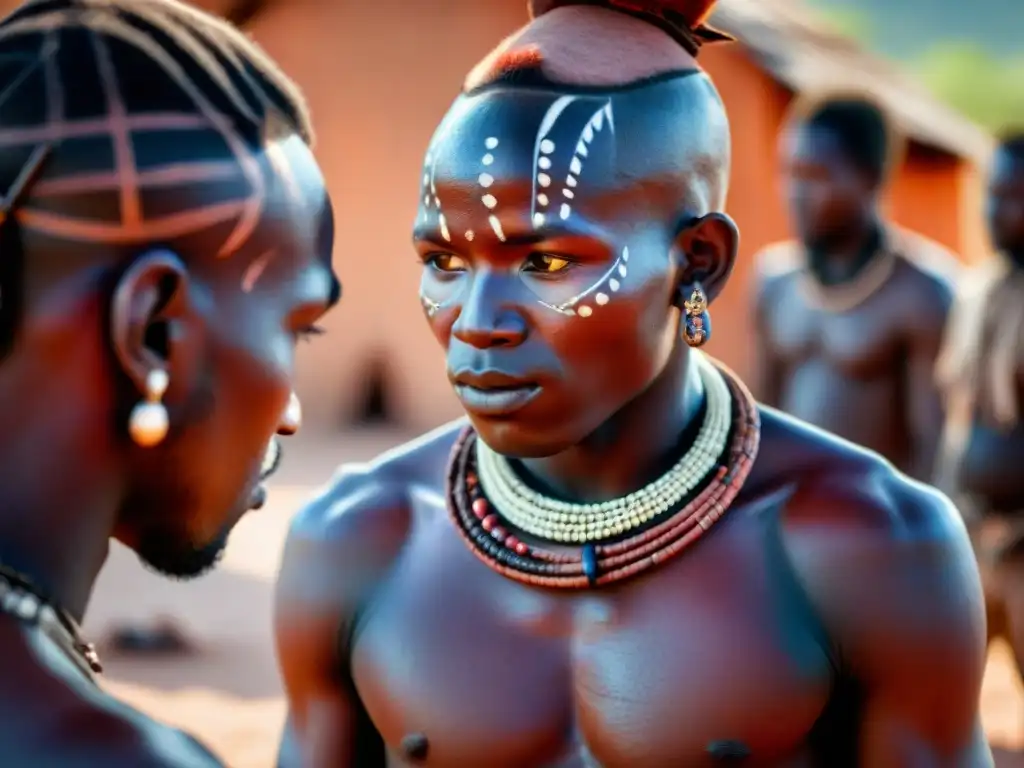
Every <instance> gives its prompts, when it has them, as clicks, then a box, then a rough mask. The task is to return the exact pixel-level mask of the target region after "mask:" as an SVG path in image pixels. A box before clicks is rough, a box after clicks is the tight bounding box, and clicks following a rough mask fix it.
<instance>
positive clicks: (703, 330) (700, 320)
mask: <svg viewBox="0 0 1024 768" xmlns="http://www.w3.org/2000/svg"><path fill="white" fill-rule="evenodd" d="M710 338H711V315H709V314H708V299H707V296H705V295H704V291H703V290H702V289H701V287H700V283H696V284H694V286H693V291H692V292H691V293H690V298H689V299H687V300H686V301H685V302H683V341H685V342H686V343H687V344H689V345H690V346H691V347H702V346H704V345H705V344H706V343H707V341H708V339H710Z"/></svg>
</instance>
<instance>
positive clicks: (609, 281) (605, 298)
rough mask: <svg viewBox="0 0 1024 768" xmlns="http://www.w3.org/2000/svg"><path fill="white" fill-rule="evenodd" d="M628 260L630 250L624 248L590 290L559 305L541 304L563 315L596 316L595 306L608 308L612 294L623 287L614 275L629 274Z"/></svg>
mask: <svg viewBox="0 0 1024 768" xmlns="http://www.w3.org/2000/svg"><path fill="white" fill-rule="evenodd" d="M628 260H629V248H628V247H623V249H622V251H621V252H620V253H619V257H618V258H617V259H616V260H615V263H614V264H612V265H611V267H609V268H608V270H607V271H606V272H605V273H604V274H603V275H601V277H600V278H598V280H596V281H595V282H594V283H593V284H591V285H590V286H589V287H588V288H586V289H585V290H583V291H581V292H580V293H577V294H576V295H575V296H573V297H572V298H570V299H568V300H566V301H563V302H561V303H559V304H549V303H547V302H543V301H542V302H541V304H543V305H544V306H545V307H547V308H548V309H552V310H554V311H555V312H558V313H560V314H563V315H576V316H577V317H590V316H591V315H593V314H594V308H595V306H596V307H603V306H606V305H607V304H608V303H609V302H611V298H612V297H611V294H612V293H615V292H616V291H618V290H619V289H620V288H621V287H622V284H621V282H620V281H619V280H618V279H616V278H615V277H614V275H619V276H621V277H625V276H626V275H627V274H628V273H629V269H628V268H627V267H626V262H627V261H628Z"/></svg>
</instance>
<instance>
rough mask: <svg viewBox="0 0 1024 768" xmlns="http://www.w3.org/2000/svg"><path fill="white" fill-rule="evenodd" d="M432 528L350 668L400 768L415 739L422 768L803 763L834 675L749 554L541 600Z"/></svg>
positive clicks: (374, 617) (780, 588)
mask: <svg viewBox="0 0 1024 768" xmlns="http://www.w3.org/2000/svg"><path fill="white" fill-rule="evenodd" d="M430 528H431V529H430V530H428V531H425V532H423V533H422V534H421V535H418V536H417V537H416V538H415V540H414V542H413V544H412V546H411V547H410V548H409V550H408V551H407V553H406V557H405V558H404V560H403V562H402V563H401V565H400V568H399V570H398V572H396V574H395V577H394V579H393V581H392V582H391V583H390V584H389V585H388V586H387V588H386V589H385V593H384V594H382V595H381V596H380V599H378V600H377V602H376V608H375V609H374V610H373V611H372V613H371V614H370V615H368V616H367V617H366V620H365V622H364V624H363V626H362V628H361V630H360V631H359V633H358V635H357V639H356V644H355V649H354V652H353V659H352V669H353V676H354V679H355V682H356V685H357V688H358V690H359V694H360V697H361V699H362V700H363V702H364V705H365V706H366V709H367V712H368V713H369V715H370V717H371V719H372V720H373V721H374V723H375V725H376V726H377V728H378V730H379V731H380V732H381V734H382V736H383V737H384V740H385V742H386V743H387V745H388V747H389V750H390V751H391V753H392V755H393V760H394V761H395V763H396V764H402V765H407V764H408V765H412V764H417V763H415V761H412V760H410V759H408V758H407V757H403V756H402V752H401V748H400V746H399V745H400V744H401V742H402V740H403V738H405V737H407V736H409V735H411V734H418V735H421V736H422V737H424V738H426V739H427V741H428V743H429V745H430V746H429V750H428V757H427V758H426V760H424V761H421V762H420V763H418V764H424V765H431V766H465V765H480V766H483V765H487V766H494V767H495V768H501V767H504V766H509V768H512V767H513V766H514V767H515V768H524V767H525V766H531V767H532V766H601V767H602V768H619V766H636V765H649V766H660V765H665V766H669V765H687V766H701V765H709V766H713V765H717V764H719V762H718V760H717V759H716V758H715V757H714V755H715V750H716V749H718V750H727V749H728V748H729V746H728V745H731V746H732V747H734V748H735V747H739V748H741V749H742V750H746V751H748V752H749V757H750V758H751V761H750V762H748V763H744V764H754V765H773V766H781V765H802V764H803V763H802V762H799V755H801V754H803V753H804V750H805V745H806V739H807V735H808V733H809V731H810V730H811V728H812V727H813V725H814V723H815V721H816V720H817V718H818V716H819V715H820V713H821V711H822V709H823V708H824V706H825V704H826V703H827V699H828V691H829V687H830V683H831V677H830V675H831V668H830V666H829V662H828V658H827V656H826V653H825V651H824V650H823V648H822V643H821V642H820V640H819V636H818V635H817V634H816V633H815V632H814V629H813V627H810V626H808V624H809V622H807V620H806V614H805V613H801V612H800V611H799V610H798V609H796V608H795V607H794V601H793V596H792V595H791V594H789V592H788V591H787V589H786V587H785V585H784V584H782V583H781V582H779V581H778V580H777V579H776V578H775V575H774V574H773V573H772V568H771V566H770V564H769V563H768V562H767V561H766V560H764V559H761V560H758V559H757V558H756V557H755V558H754V559H753V560H752V559H751V558H750V555H751V549H752V547H751V544H752V542H750V541H744V539H745V538H749V537H744V536H742V535H740V536H732V535H728V534H727V533H726V532H723V535H722V536H711V537H709V538H708V539H707V540H706V541H705V542H704V543H702V544H701V545H700V546H699V547H698V548H695V549H694V550H693V551H692V553H687V554H685V555H683V556H682V557H681V558H678V559H677V560H675V561H673V562H672V563H669V564H667V565H666V566H664V567H662V568H661V569H660V570H656V571H653V572H651V573H650V574H649V575H648V576H644V577H641V578H638V579H637V580H636V581H633V582H627V583H625V584H624V585H623V586H622V587H621V588H618V589H613V590H609V591H607V592H605V591H602V592H600V593H596V592H595V593H587V594H582V593H573V594H561V593H558V594H552V593H551V592H547V591H540V590H533V589H530V588H527V587H523V586H521V585H519V584H516V583H514V582H512V581H509V580H507V579H504V578H503V577H500V576H498V575H497V574H494V573H493V572H491V571H490V570H489V569H487V567H486V566H484V565H482V564H480V563H478V561H477V560H476V559H475V558H474V557H473V555H472V554H471V553H470V552H469V551H468V550H466V549H465V548H464V546H463V544H462V543H461V542H460V541H458V540H457V539H456V537H455V536H454V534H453V533H452V531H451V530H450V529H449V528H448V527H447V521H444V525H443V526H441V525H432V526H430ZM754 549H756V548H754ZM716 550H717V551H716ZM755 554H756V553H755ZM766 713H770V716H766ZM723 756H724V753H723ZM719 759H720V758H719Z"/></svg>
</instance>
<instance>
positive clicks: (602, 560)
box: [448, 355, 761, 589]
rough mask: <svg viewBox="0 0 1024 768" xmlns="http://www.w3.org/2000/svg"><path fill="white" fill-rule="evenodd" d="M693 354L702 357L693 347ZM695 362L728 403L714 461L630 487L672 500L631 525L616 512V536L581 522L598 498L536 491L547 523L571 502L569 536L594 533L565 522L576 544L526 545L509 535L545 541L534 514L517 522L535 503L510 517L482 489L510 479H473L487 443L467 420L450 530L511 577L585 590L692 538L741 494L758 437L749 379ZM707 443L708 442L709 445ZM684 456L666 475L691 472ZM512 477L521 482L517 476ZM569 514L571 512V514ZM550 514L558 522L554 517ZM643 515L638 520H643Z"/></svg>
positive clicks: (655, 560) (451, 475)
mask: <svg viewBox="0 0 1024 768" xmlns="http://www.w3.org/2000/svg"><path fill="white" fill-rule="evenodd" d="M695 357H696V358H698V359H699V358H700V356H699V355H695ZM701 364H702V365H707V367H708V368H709V369H711V370H710V372H708V373H705V371H704V370H702V371H701V374H702V378H704V377H705V376H707V377H708V378H706V379H705V381H708V380H710V378H712V377H715V378H717V379H718V380H719V381H720V382H721V383H722V384H723V386H724V387H725V388H726V389H727V390H728V397H727V398H726V399H725V402H726V405H727V406H731V407H727V409H726V411H727V413H728V414H729V420H728V428H727V429H726V433H727V440H726V442H727V446H725V450H724V451H722V452H720V453H718V454H717V455H715V456H714V461H713V462H710V463H709V466H708V470H707V472H706V473H705V475H704V476H703V477H702V478H700V479H699V480H697V481H691V480H690V479H687V480H685V481H684V480H682V479H676V480H674V481H671V482H670V481H666V480H665V478H661V479H659V480H656V481H655V482H654V483H652V484H651V485H649V486H647V488H645V489H643V490H642V491H639V492H637V493H640V494H643V498H645V499H647V500H648V502H650V500H651V499H652V498H656V497H657V498H660V499H668V498H674V499H675V502H674V503H672V504H671V505H670V506H666V505H665V504H664V501H659V502H658V503H655V504H654V506H653V510H654V514H652V515H650V516H648V517H647V519H646V520H644V522H642V523H640V524H639V525H634V524H633V521H632V519H626V520H625V522H623V520H622V519H621V518H619V521H618V523H615V524H613V525H612V529H611V532H612V535H613V536H614V537H615V538H611V537H607V536H604V535H603V534H604V532H605V529H606V528H607V525H602V524H597V525H590V526H589V527H587V526H586V525H584V526H583V527H582V528H580V527H579V526H580V517H579V509H578V508H579V507H580V506H582V507H583V508H584V509H583V512H584V513H587V509H588V508H591V507H593V508H595V509H591V510H590V513H591V514H593V513H594V512H595V511H596V507H597V506H601V505H568V503H567V502H559V501H557V500H554V499H544V498H543V497H540V498H542V499H543V502H542V504H543V506H544V507H545V508H546V510H547V513H546V514H548V515H549V516H548V518H546V519H547V521H548V523H550V520H551V518H550V514H551V513H552V512H553V511H554V510H563V509H567V508H571V509H576V510H577V511H575V512H568V511H566V512H562V511H559V512H557V514H559V515H561V514H565V515H566V517H567V520H566V521H565V522H566V523H569V524H570V525H575V526H576V527H575V528H572V529H571V530H572V531H576V532H577V535H584V531H586V532H587V533H586V534H585V535H587V536H589V535H591V534H592V533H594V532H595V531H596V533H597V535H598V538H594V539H589V538H588V539H578V540H576V541H573V540H572V538H571V535H572V533H571V532H570V529H568V528H561V529H560V530H561V532H562V534H563V535H564V534H566V533H569V535H570V539H569V540H568V541H569V542H571V543H570V547H571V548H572V549H575V547H572V545H573V544H576V545H579V550H578V551H571V550H570V551H567V550H566V549H565V548H564V545H563V547H559V548H554V549H553V548H549V547H546V546H544V545H540V544H527V543H526V542H524V541H522V540H521V539H520V538H519V537H518V536H516V534H515V532H514V531H516V530H518V531H521V532H523V533H526V534H531V535H533V536H535V537H536V538H538V539H542V540H547V541H552V539H551V538H549V537H547V536H545V535H543V534H541V535H538V534H537V533H534V530H537V529H538V528H540V527H541V524H540V523H536V522H533V523H531V524H530V528H529V529H527V528H526V527H520V525H522V524H523V523H524V522H526V521H525V519H524V518H525V515H526V514H527V513H528V510H529V509H530V507H532V506H533V504H532V503H531V504H530V505H529V506H527V505H526V504H523V503H517V504H516V508H515V510H514V511H513V512H512V516H514V517H515V518H516V522H513V520H512V518H511V517H509V516H508V514H507V510H506V508H505V507H503V506H501V504H500V503H499V502H498V500H497V499H494V498H492V497H490V496H489V494H488V492H487V488H490V489H492V490H493V488H494V486H495V485H502V484H503V483H506V482H510V481H509V480H508V478H507V477H505V479H504V481H498V480H497V479H496V478H495V477H494V476H493V475H490V474H488V477H487V481H486V483H482V482H481V473H480V464H479V457H481V456H487V454H488V451H487V448H486V447H483V449H482V450H481V447H480V443H481V441H480V440H479V439H478V437H477V435H476V432H475V431H474V430H473V429H472V427H467V428H466V430H465V431H464V432H463V433H462V434H461V435H460V436H459V438H458V440H457V441H456V443H455V446H454V448H453V450H452V457H451V460H450V463H449V465H448V509H449V513H450V514H451V516H452V520H453V521H454V523H455V527H456V530H457V531H458V532H459V534H460V535H461V537H462V538H463V540H464V541H465V543H466V544H467V545H468V546H469V548H470V550H471V551H472V552H473V553H474V554H475V555H476V556H477V557H478V558H480V559H481V560H482V561H483V562H484V563H486V564H487V565H488V566H489V567H490V568H492V569H493V570H495V571H497V572H499V573H501V574H502V575H504V576H507V577H508V578H511V579H514V580H516V581H520V582H523V583H525V584H530V585H533V586H543V587H559V588H565V589H583V588H587V587H594V586H600V585H603V584H610V583H613V582H617V581H621V580H623V579H626V578H629V577H631V576H634V575H636V574H638V573H641V572H643V571H646V570H648V569H649V568H653V567H654V566H656V565H658V564H659V563H663V562H665V561H667V560H669V559H671V558H673V557H675V556H676V555H678V554H679V553H680V552H682V551H683V550H684V549H686V548H687V547H689V546H690V545H692V544H693V543H694V542H695V541H697V539H699V538H700V537H701V536H702V535H703V534H704V533H705V532H706V531H707V530H709V529H710V528H711V526H712V525H713V524H714V523H715V522H716V521H717V520H719V519H720V518H721V517H722V515H724V514H725V512H726V510H727V509H728V508H729V505H730V504H731V503H732V502H733V500H734V499H735V498H736V496H737V494H739V492H740V489H741V488H742V487H743V484H744V482H745V481H746V479H747V476H748V475H749V474H750V470H751V467H752V466H753V463H754V459H755V457H756V456H757V450H758V446H759V443H760V436H761V423H760V416H759V415H758V411H757V403H756V402H755V400H754V398H753V396H752V395H751V394H750V392H749V391H748V390H747V388H746V387H745V386H744V385H743V384H742V383H741V382H740V381H739V379H738V378H736V376H735V374H733V373H731V372H730V371H728V370H727V369H725V368H724V367H723V366H721V365H719V364H717V363H716V364H715V366H714V368H711V364H709V363H706V362H702V363H701ZM707 391H708V407H707V411H706V415H705V419H704V424H703V425H702V429H701V433H700V434H702V435H703V434H704V431H705V429H710V428H711V427H709V424H714V423H716V422H714V421H712V419H713V418H717V417H713V416H712V406H713V402H714V401H713V398H715V397H718V395H712V394H711V393H712V391H713V390H712V387H710V386H709V387H708V388H707ZM698 439H699V438H698ZM713 444H714V443H708V445H709V446H710V445H713ZM702 450H703V449H702ZM702 455H704V454H703V453H699V454H696V455H695V454H693V452H692V450H691V451H690V452H688V453H687V459H684V461H687V460H692V461H696V460H697V457H698V456H702ZM488 460H489V459H488ZM701 461H703V460H701ZM683 464H684V462H679V463H677V464H676V466H675V467H673V469H672V470H670V471H669V473H668V474H669V475H673V474H675V475H676V476H677V478H682V477H687V478H689V474H686V475H683V474H681V473H682V471H683V469H684V467H683V466H682V465H683ZM516 480H517V482H520V483H521V481H519V480H518V478H516ZM485 486H486V488H485ZM652 486H653V487H657V488H661V489H664V488H666V487H672V488H673V489H674V490H673V491H672V492H671V495H670V496H669V495H665V494H664V492H659V493H661V494H662V495H660V496H651V494H652V493H654V492H653V491H649V490H648V489H651V488H652ZM683 487H687V490H686V491H683V492H682V494H681V495H680V494H679V489H680V488H683ZM502 493H503V492H502ZM531 493H536V492H533V491H531ZM677 496H678V498H676V497H677ZM502 498H503V500H504V501H505V503H508V501H509V499H508V498H507V497H506V496H504V495H503V496H502ZM530 498H535V497H533V496H531V497H530ZM627 498H628V497H627ZM563 505H568V507H566V506H563ZM628 506H629V505H628V504H625V505H624V504H623V502H622V500H618V499H617V500H613V501H611V502H605V503H604V505H603V507H602V508H603V509H608V510H621V509H628ZM662 507H664V509H663V508H662ZM510 508H511V507H510ZM650 511H651V509H647V511H645V513H644V515H645V516H646V515H647V513H648V512H650ZM572 517H575V518H576V520H575V521H574V520H572ZM635 517H637V518H639V517H640V515H639V514H637V515H635ZM539 518H540V516H539V515H535V518H534V519H535V520H536V519H539ZM590 519H592V520H593V519H597V518H590ZM557 520H558V521H560V520H561V518H558V519H557ZM616 524H617V525H620V526H623V531H622V533H624V534H627V535H626V536H625V538H623V536H622V534H617V533H616V532H615V529H614V525H616ZM645 524H646V527H642V526H645ZM627 526H628V527H627ZM548 527H550V526H548Z"/></svg>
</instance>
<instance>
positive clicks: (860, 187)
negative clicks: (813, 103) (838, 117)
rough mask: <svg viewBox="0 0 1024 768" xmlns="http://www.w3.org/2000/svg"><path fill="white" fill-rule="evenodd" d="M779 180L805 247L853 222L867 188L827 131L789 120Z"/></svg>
mask: <svg viewBox="0 0 1024 768" xmlns="http://www.w3.org/2000/svg"><path fill="white" fill-rule="evenodd" d="M781 156H782V179H783V185H784V188H785V193H786V199H787V201H788V203H789V210H790V216H791V217H792V221H793V226H794V228H795V230H796V232H797V235H798V236H799V237H800V239H801V240H802V241H803V242H805V243H807V244H808V245H811V246H812V247H813V246H817V245H819V244H821V243H827V242H828V241H829V240H830V239H831V238H832V237H834V236H835V235H837V234H841V233H843V232H845V231H846V230H847V229H848V228H849V227H850V224H851V223H852V222H858V221H860V219H861V216H862V215H863V212H864V210H865V209H866V208H867V206H868V204H869V201H870V199H871V194H872V192H873V190H872V188H871V185H870V184H869V183H868V181H867V179H865V177H864V174H863V173H861V172H860V171H858V169H857V168H856V167H855V166H854V165H853V163H851V162H850V161H849V160H848V158H847V157H846V156H845V154H844V153H843V152H842V148H841V147H840V146H839V143H838V142H837V140H836V138H835V137H834V136H833V135H832V134H831V133H830V132H828V131H826V130H824V129H821V128H817V127H813V126H808V125H804V124H799V123H798V124H795V125H792V126H790V127H789V128H788V129H787V130H786V131H784V132H783V134H782V151H781Z"/></svg>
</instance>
